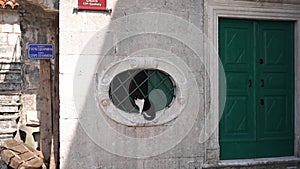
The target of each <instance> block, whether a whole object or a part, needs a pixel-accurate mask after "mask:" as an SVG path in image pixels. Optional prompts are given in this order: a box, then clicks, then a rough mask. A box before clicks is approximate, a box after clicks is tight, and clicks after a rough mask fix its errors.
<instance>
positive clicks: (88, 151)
mask: <svg viewBox="0 0 300 169" xmlns="http://www.w3.org/2000/svg"><path fill="white" fill-rule="evenodd" d="M107 3H108V8H112V11H113V12H112V14H111V15H109V14H108V13H105V12H96V11H79V12H78V13H76V12H74V11H73V8H74V7H76V6H77V1H76V0H72V1H61V2H60V106H61V112H60V114H61V115H60V125H61V132H60V147H61V149H60V151H61V153H60V162H61V166H60V167H61V168H122V169H124V168H145V169H146V168H200V166H201V164H202V163H204V162H208V161H210V162H212V161H216V160H218V145H217V144H215V142H214V140H216V139H217V137H216V133H215V134H212V133H214V131H210V133H208V135H209V136H207V135H205V136H204V135H201V136H200V132H203V131H202V129H203V127H204V126H205V125H208V124H205V117H206V112H209V107H210V101H209V99H210V94H209V92H210V87H209V85H210V83H209V77H208V75H207V70H206V69H205V56H204V53H203V51H204V50H203V42H204V41H205V40H204V39H205V38H204V37H201V36H199V35H200V34H201V32H202V30H203V2H202V1H198V0H197V1H196V0H189V1H179V0H178V1H177V0H176V1H174V0H165V1H146V0H137V1H131V0H119V1H117V0H113V1H107ZM143 12H158V13H164V14H169V15H168V16H169V17H166V18H161V17H157V16H163V15H157V16H156V17H155V16H153V15H151V16H150V18H148V19H136V18H134V19H132V18H131V15H132V14H138V13H139V14H141V13H143ZM126 16H129V17H128V18H127V19H124V17H126ZM173 16H175V18H176V17H179V18H180V19H179V18H177V19H178V20H180V21H182V22H181V24H178V23H176V24H175V22H177V21H178V20H177V19H174V18H173ZM123 19H124V20H123ZM161 19H163V22H162V20H161ZM118 21H120V22H121V24H116V23H118ZM152 22H153V25H154V27H155V29H157V32H152V31H153V30H151V28H150V27H152V26H151V25H149V23H152ZM104 26H107V29H102V28H103V27H104ZM140 28H142V29H140ZM141 30H142V31H144V32H142V33H141V34H136V35H134V36H130V37H128V38H125V39H123V40H121V39H122V38H123V37H122V36H123V35H130V34H131V33H132V32H139V31H141ZM191 30H197V31H196V32H197V34H192V33H194V32H193V31H191ZM147 31H150V33H147ZM160 31H162V32H164V33H165V35H162V34H160V33H161V32H160ZM177 35H184V36H182V37H181V38H184V37H189V38H188V39H187V41H184V40H182V39H180V38H179V37H176V36H177ZM198 36H199V39H197V38H198ZM193 37H194V38H193ZM195 37H196V38H195ZM201 38H202V39H201ZM193 42H196V44H197V45H196V47H195V46H193V45H195V43H193ZM189 43H190V44H193V45H191V46H189ZM111 44H112V46H110V47H111V48H109V47H108V46H109V45H111ZM106 45H108V46H106ZM106 48H109V49H108V51H105V50H106ZM149 51H150V52H149ZM162 51H163V52H162ZM155 52H157V53H155ZM210 52H212V50H211V51H210ZM163 54H165V55H167V57H170V59H169V60H170V63H172V59H174V58H175V57H178V58H179V59H178V60H180V61H182V63H184V64H185V65H187V66H188V69H190V71H189V73H188V74H186V77H185V78H187V79H188V81H192V79H193V78H194V79H196V82H197V85H198V86H197V88H193V87H192V86H185V87H184V88H189V87H190V88H189V89H188V91H194V92H195V93H197V94H198V95H197V98H189V99H188V102H194V103H195V102H197V103H196V104H197V105H198V106H199V109H197V108H194V109H191V113H192V112H196V115H195V116H194V117H193V119H196V120H195V124H194V126H193V127H192V129H191V131H189V132H187V133H186V134H187V136H186V137H184V139H182V140H180V141H178V142H176V141H175V139H176V136H173V137H169V138H168V139H169V140H170V143H174V142H176V144H174V147H172V148H171V149H170V150H168V151H164V152H163V153H161V154H156V155H155V156H153V157H145V158H129V157H125V156H123V155H120V154H118V153H117V154H113V153H111V152H109V151H106V150H104V149H103V147H102V146H101V143H100V142H101V141H107V142H111V143H112V144H113V143H114V141H115V140H118V138H117V137H115V140H114V139H107V138H105V135H107V134H109V133H110V130H109V128H106V129H101V128H104V127H105V124H104V123H100V122H99V123H97V122H96V123H93V122H90V123H89V124H88V126H89V127H90V129H91V128H93V127H95V128H94V129H95V130H92V129H91V130H89V129H87V128H86V126H85V125H86V124H83V123H85V120H86V119H88V118H90V117H94V116H95V117H96V116H97V113H101V111H99V112H98V111H97V110H95V109H93V108H92V107H90V106H89V104H90V103H94V102H95V101H96V102H98V101H99V102H100V100H101V99H102V97H101V96H99V97H98V96H95V95H94V94H95V92H97V91H95V90H94V89H95V88H97V85H98V82H97V80H96V79H97V78H99V79H101V78H102V76H101V74H103V72H104V71H105V70H106V69H107V68H109V67H110V66H111V64H112V63H115V62H116V61H120V60H121V59H124V58H126V57H127V56H131V55H137V56H140V55H142V56H144V57H145V58H147V57H158V58H160V57H161V58H163V57H164V55H163ZM146 62H147V61H146ZM141 64H142V63H141ZM158 64H159V63H158ZM142 65H143V64H142ZM145 65H146V66H147V63H145ZM145 65H144V66H140V67H141V68H142V67H146V66H145ZM150 65H151V64H150ZM148 66H149V65H148ZM175 67H176V65H175ZM179 67H180V66H179ZM186 70H187V69H185V70H184V71H186ZM171 73H172V72H171ZM78 79H81V80H78ZM90 83H91V84H90ZM85 91H86V93H84V92H85ZM98 99H100V100H98ZM105 103H106V102H105V101H104V104H105ZM205 103H206V104H205ZM78 106H79V107H80V108H78ZM195 109H197V110H195ZM102 113H103V112H102ZM185 113H188V112H187V111H185ZM81 115H83V116H81ZM103 118H104V120H105V121H106V123H108V124H109V125H110V126H111V127H112V128H114V129H116V130H117V131H118V132H120V133H122V134H124V135H127V136H128V137H131V138H140V137H151V136H155V135H159V134H160V133H162V132H163V131H165V130H167V129H168V128H172V127H173V126H174V125H175V123H176V120H178V119H179V118H178V119H175V120H174V121H172V122H169V123H166V124H163V125H159V126H151V127H138V126H136V127H128V126H126V125H123V124H120V123H116V122H115V121H113V120H111V119H109V118H107V116H104V117H103ZM188 123H189V122H188ZM190 123H193V120H191V121H190ZM215 124H217V123H215ZM185 125H188V124H185ZM185 125H182V128H184V127H185ZM89 127H88V128H89ZM211 128H212V129H215V128H214V127H213V126H212V127H211ZM100 129H101V131H103V132H99V133H97V131H98V130H99V131H100ZM93 131H95V132H94V133H93ZM91 132H92V133H93V134H91ZM202 134H203V133H202ZM178 135H180V131H179V130H178ZM94 136H95V137H97V136H99V137H97V139H99V140H97V139H95V138H93V137H94ZM101 136H102V138H101ZM210 136H211V137H210ZM202 137H203V138H202ZM209 138H210V139H209ZM199 140H200V141H199ZM203 140H204V141H203ZM99 141H100V142H99ZM160 143H161V142H157V144H160ZM115 144H118V146H117V147H116V146H115V145H112V147H115V149H118V150H120V152H122V153H123V154H126V153H127V152H124V151H125V149H126V148H127V147H126V143H120V142H118V141H116V142H115ZM161 146H162V147H161V149H164V147H163V145H161ZM136 147H139V148H138V150H132V151H138V152H142V151H148V150H150V152H151V146H150V147H141V146H140V144H139V143H137V144H136ZM133 149H135V148H134V147H133ZM118 150H116V151H118ZM122 150H124V151H122ZM154 151H156V150H154V149H153V152H154Z"/></svg>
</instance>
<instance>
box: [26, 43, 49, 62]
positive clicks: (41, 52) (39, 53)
mask: <svg viewBox="0 0 300 169" xmlns="http://www.w3.org/2000/svg"><path fill="white" fill-rule="evenodd" d="M53 58H54V48H53V45H52V44H29V45H28V59H53Z"/></svg>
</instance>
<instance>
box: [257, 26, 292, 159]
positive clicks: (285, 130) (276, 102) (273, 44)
mask: <svg viewBox="0 0 300 169" xmlns="http://www.w3.org/2000/svg"><path fill="white" fill-rule="evenodd" d="M258 23H259V24H258V25H259V26H258V36H257V37H258V38H257V60H258V59H259V58H263V59H264V63H263V64H257V66H256V67H255V68H256V77H257V78H259V79H261V80H263V81H264V82H266V83H264V85H263V86H259V87H258V88H257V89H256V90H257V97H258V98H263V99H264V101H265V104H264V105H260V106H258V107H257V119H256V121H257V126H256V128H257V144H258V147H260V148H259V149H258V151H257V152H258V156H282V155H293V144H294V143H293V140H294V139H293V133H294V123H293V119H294V118H293V116H294V113H293V112H294V109H293V107H294V98H293V97H294V85H293V84H294V80H293V79H294V78H293V77H294V74H293V69H294V66H293V65H294V61H293V23H291V22H268V21H259V22H258ZM278 146H281V147H285V149H283V150H281V149H278Z"/></svg>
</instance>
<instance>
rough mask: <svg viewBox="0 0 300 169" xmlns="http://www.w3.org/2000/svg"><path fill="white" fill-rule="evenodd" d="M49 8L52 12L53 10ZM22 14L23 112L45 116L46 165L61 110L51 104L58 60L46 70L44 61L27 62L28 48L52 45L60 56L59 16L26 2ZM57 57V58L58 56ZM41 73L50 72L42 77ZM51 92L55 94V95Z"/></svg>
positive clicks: (22, 4) (43, 127)
mask: <svg viewBox="0 0 300 169" xmlns="http://www.w3.org/2000/svg"><path fill="white" fill-rule="evenodd" d="M49 8H50V9H52V8H51V6H50V7H49ZM19 12H20V18H21V19H20V25H21V32H22V40H21V46H22V55H23V64H22V69H23V78H24V79H23V81H24V84H23V90H22V103H23V111H24V112H25V113H26V112H29V111H30V112H32V111H35V112H36V113H37V114H38V113H39V112H40V114H42V115H38V117H40V121H43V122H42V123H40V124H41V129H40V131H41V130H42V131H43V132H42V133H41V149H42V150H43V153H44V156H45V161H47V162H48V161H49V158H50V148H51V141H52V130H53V128H52V117H53V116H52V113H53V114H55V113H56V112H57V108H58V105H54V104H56V101H53V100H52V99H54V97H53V96H56V93H57V92H56V91H54V90H53V89H54V88H56V87H57V85H56V84H57V82H55V81H54V80H53V79H55V77H54V76H55V75H54V74H55V73H54V71H55V66H54V65H55V60H54V59H52V60H47V61H44V63H46V64H43V65H44V66H45V67H40V66H41V64H40V62H42V61H40V60H29V59H28V45H29V44H53V45H54V50H55V51H54V54H55V55H56V54H57V53H58V52H57V51H58V36H57V32H58V22H57V21H58V12H57V10H47V11H45V9H44V8H41V7H39V5H38V4H32V3H31V2H30V3H28V2H27V1H22V2H20V10H19ZM54 57H55V58H56V56H54ZM41 70H47V71H46V72H45V71H44V73H41ZM45 91H49V92H45ZM50 91H53V93H51V92H50ZM52 103H53V105H52ZM54 112H55V113H54ZM48 115H49V116H48ZM42 117H47V119H42ZM57 132H58V131H57ZM42 143H43V144H42ZM55 144H56V143H55Z"/></svg>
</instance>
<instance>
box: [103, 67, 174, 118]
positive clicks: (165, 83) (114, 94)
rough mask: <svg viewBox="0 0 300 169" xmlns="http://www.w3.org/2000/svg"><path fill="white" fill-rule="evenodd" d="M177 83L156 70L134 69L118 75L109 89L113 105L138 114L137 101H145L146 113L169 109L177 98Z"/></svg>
mask: <svg viewBox="0 0 300 169" xmlns="http://www.w3.org/2000/svg"><path fill="white" fill-rule="evenodd" d="M175 88H176V86H175V83H174V82H173V80H172V78H171V77H170V75H168V74H167V73H165V72H163V71H160V70H156V69H132V70H127V71H125V72H122V73H120V74H118V75H116V76H115V77H114V78H113V80H112V82H111V84H110V89H109V96H110V99H111V100H112V102H113V104H114V105H115V106H116V107H117V108H119V109H121V110H123V111H125V112H128V113H138V112H139V109H138V107H137V106H136V105H135V102H134V100H135V99H137V98H138V99H144V100H145V106H144V111H147V110H150V109H151V110H152V111H154V112H156V111H159V110H162V109H164V108H166V107H169V106H170V104H171V103H172V101H173V99H174V98H175Z"/></svg>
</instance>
